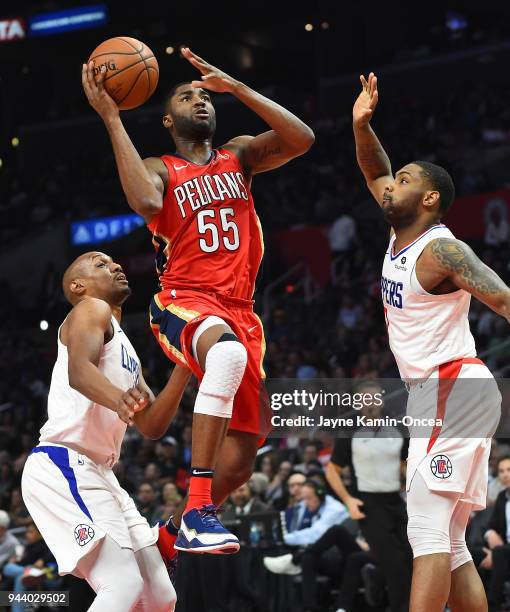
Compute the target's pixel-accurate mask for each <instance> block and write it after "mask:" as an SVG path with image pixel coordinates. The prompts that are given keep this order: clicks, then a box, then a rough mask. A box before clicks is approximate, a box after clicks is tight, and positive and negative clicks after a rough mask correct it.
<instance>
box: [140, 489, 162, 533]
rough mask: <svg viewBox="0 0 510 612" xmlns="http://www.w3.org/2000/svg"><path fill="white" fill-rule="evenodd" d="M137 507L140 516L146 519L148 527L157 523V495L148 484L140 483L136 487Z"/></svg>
mask: <svg viewBox="0 0 510 612" xmlns="http://www.w3.org/2000/svg"><path fill="white" fill-rule="evenodd" d="M137 506H138V509H139V510H140V514H141V515H142V516H143V517H144V518H146V519H147V522H148V523H149V525H155V524H156V523H157V522H158V520H159V512H158V510H159V509H158V504H157V495H156V492H155V490H154V487H153V485H152V484H151V483H150V482H142V484H141V485H140V486H139V487H138V496H137Z"/></svg>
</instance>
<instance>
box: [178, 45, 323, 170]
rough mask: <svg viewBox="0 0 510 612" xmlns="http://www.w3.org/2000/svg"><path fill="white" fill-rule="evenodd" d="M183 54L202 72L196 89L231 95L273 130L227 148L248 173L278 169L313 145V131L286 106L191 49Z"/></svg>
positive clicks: (247, 138) (229, 145)
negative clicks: (236, 156)
mask: <svg viewBox="0 0 510 612" xmlns="http://www.w3.org/2000/svg"><path fill="white" fill-rule="evenodd" d="M182 55H183V56H184V57H185V58H186V59H187V60H188V61H189V62H190V63H191V64H192V65H193V66H195V68H197V69H198V70H199V71H200V72H201V73H202V78H201V80H200V81H192V83H191V84H192V85H193V87H201V88H203V89H208V90H210V91H215V92H220V93H221V92H228V93H231V94H232V95H234V96H235V97H236V98H237V99H238V100H240V101H241V102H242V103H243V104H245V105H246V106H247V107H248V108H250V109H251V110H252V111H253V112H255V113H257V115H258V116H259V117H260V118H261V119H263V120H264V121H265V122H266V123H267V124H268V125H269V127H271V128H272V129H271V130H269V131H268V132H264V133H263V134H259V135H258V136H239V137H237V138H234V139H233V140H231V141H230V142H229V143H228V144H227V145H226V147H227V148H231V149H232V150H234V151H235V153H236V154H237V155H238V156H239V157H240V158H241V162H242V164H243V166H244V167H245V169H246V171H247V173H248V174H257V173H259V172H265V171H266V170H272V169H273V168H278V167H279V166H282V165H283V164H285V163H286V162H288V161H289V160H291V159H293V158H294V157H298V156H299V155H302V154H303V153H306V151H308V149H309V148H310V147H311V146H312V144H313V143H314V141H315V136H314V133H313V131H312V130H311V128H309V127H308V126H307V125H306V124H305V123H303V121H301V119H298V117H296V116H295V115H294V114H292V113H291V112H290V111H288V110H287V109H285V108H283V106H280V105H279V104H277V103H276V102H273V101H272V100H269V98H266V97H265V96H263V95H261V94H259V93H257V92H256V91H254V90H253V89H251V88H250V87H248V86H247V85H245V84H244V83H241V82H240V81H237V80H236V79H234V78H232V77H231V76H229V75H228V74H226V73H225V72H223V71H221V70H219V69H218V68H215V67H214V66H212V65H211V64H209V63H208V62H206V61H205V60H203V59H202V58H201V57H199V56H198V55H196V54H195V53H193V52H192V51H190V49H188V48H184V49H183V50H182Z"/></svg>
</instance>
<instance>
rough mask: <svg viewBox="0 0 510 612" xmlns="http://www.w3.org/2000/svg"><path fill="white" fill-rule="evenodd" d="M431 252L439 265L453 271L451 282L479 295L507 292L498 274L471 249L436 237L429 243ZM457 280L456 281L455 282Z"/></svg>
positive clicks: (465, 245)
mask: <svg viewBox="0 0 510 612" xmlns="http://www.w3.org/2000/svg"><path fill="white" fill-rule="evenodd" d="M431 253H432V255H433V257H434V258H435V259H436V261H437V262H438V263H439V264H440V265H441V267H442V268H443V269H445V270H448V271H449V272H453V278H452V280H453V282H454V283H455V284H457V285H463V287H461V288H466V289H467V290H468V291H469V289H472V291H471V292H472V293H476V294H477V295H479V296H491V295H496V294H498V293H503V292H505V293H506V292H508V287H507V286H506V285H505V283H504V282H503V281H502V280H501V279H500V278H499V276H498V275H497V274H496V273H495V272H494V271H493V270H491V269H490V268H489V267H488V266H486V265H485V264H484V263H483V262H482V261H480V260H479V259H478V257H477V256H476V255H475V254H474V252H473V251H472V249H471V248H470V247H468V246H467V244H464V243H463V242H460V241H459V240H452V239H450V238H438V239H437V240H434V241H433V242H432V243H431ZM456 281H457V282H456Z"/></svg>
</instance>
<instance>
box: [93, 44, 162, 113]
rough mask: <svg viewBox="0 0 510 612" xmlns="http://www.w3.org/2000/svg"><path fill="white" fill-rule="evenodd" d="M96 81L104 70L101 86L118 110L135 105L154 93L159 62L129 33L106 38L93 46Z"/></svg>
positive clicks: (146, 47) (144, 45) (145, 46)
mask: <svg viewBox="0 0 510 612" xmlns="http://www.w3.org/2000/svg"><path fill="white" fill-rule="evenodd" d="M91 61H93V62H94V75H95V78H96V81H97V80H98V78H99V75H100V74H101V70H103V71H104V69H105V68H106V73H105V80H104V87H105V89H106V91H107V92H108V93H109V94H110V96H111V97H112V98H113V99H114V100H115V102H116V103H117V106H118V107H119V108H120V109H121V110H129V109H131V108H136V107H137V106H140V105H141V104H143V103H144V102H146V101H147V100H148V99H149V98H150V97H151V96H152V94H153V93H154V90H155V89H156V85H157V84H158V79H159V66H158V62H157V60H156V58H155V57H154V53H153V52H152V51H151V50H150V49H149V47H148V46H147V45H146V44H144V43H143V42H141V41H139V40H136V38H130V37H129V36H117V37H115V38H109V39H108V40H105V41H104V42H102V43H101V44H100V45H99V46H98V47H96V48H95V49H94V51H93V52H92V54H91V56H90V57H89V62H91Z"/></svg>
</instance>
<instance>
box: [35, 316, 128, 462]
mask: <svg viewBox="0 0 510 612" xmlns="http://www.w3.org/2000/svg"><path fill="white" fill-rule="evenodd" d="M112 325H113V337H112V339H111V340H110V341H109V342H107V343H106V344H105V345H104V346H103V348H102V350H101V356H100V358H99V365H98V368H99V370H100V371H101V372H102V373H103V374H104V375H105V376H106V378H108V380H109V381H110V382H112V383H113V384H114V385H115V386H117V387H119V388H120V389H122V390H123V391H126V390H127V389H129V388H130V387H134V386H135V385H136V384H137V383H138V380H139V376H140V360H139V359H138V356H137V354H136V351H135V349H134V348H133V345H132V344H131V342H130V341H129V339H128V338H127V336H126V334H124V332H123V331H122V329H121V327H120V325H119V324H118V322H117V320H116V319H115V317H113V316H112ZM57 342H58V356H57V361H56V362H55V365H54V367H53V373H52V376H51V385H50V391H49V395H48V420H47V421H46V423H45V424H44V425H43V427H42V428H41V435H40V442H41V443H43V442H50V443H54V444H63V445H64V446H69V448H72V449H74V450H76V451H78V452H82V453H83V454H85V455H87V456H89V457H90V458H91V459H93V460H94V461H96V462H97V463H101V464H103V463H107V464H110V465H113V463H115V462H116V461H117V459H118V458H119V455H120V447H121V444H122V439H123V437H124V434H125V432H126V424H125V423H124V422H123V421H121V420H120V418H119V417H118V415H117V413H115V412H113V411H112V410H110V409H109V408H105V407H104V406H101V405H99V404H96V403H94V402H92V401H90V400H89V399H88V398H86V397H85V396H84V395H82V394H81V393H79V392H78V391H76V390H75V389H72V388H71V386H70V385H69V375H68V354H67V347H66V346H65V345H64V344H62V342H61V341H60V329H59V331H58V338H57Z"/></svg>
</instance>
